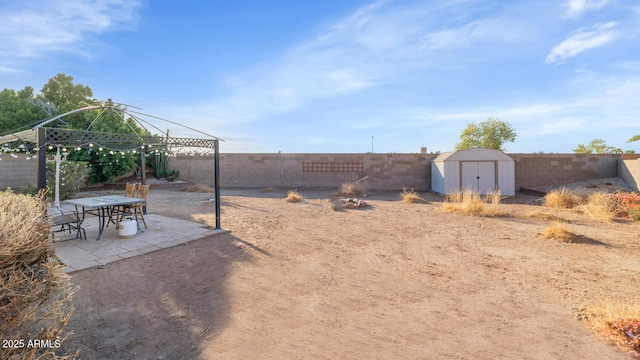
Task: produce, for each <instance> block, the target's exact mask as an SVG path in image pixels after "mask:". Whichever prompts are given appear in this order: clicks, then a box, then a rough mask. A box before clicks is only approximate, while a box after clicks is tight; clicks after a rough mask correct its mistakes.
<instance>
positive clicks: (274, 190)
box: [261, 186, 277, 193]
mask: <svg viewBox="0 0 640 360" xmlns="http://www.w3.org/2000/svg"><path fill="white" fill-rule="evenodd" d="M276 191H277V190H276V188H274V187H271V186H269V187H268V188H264V189H262V190H261V192H263V193H270V192H276Z"/></svg>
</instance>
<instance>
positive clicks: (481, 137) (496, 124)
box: [456, 118, 518, 151]
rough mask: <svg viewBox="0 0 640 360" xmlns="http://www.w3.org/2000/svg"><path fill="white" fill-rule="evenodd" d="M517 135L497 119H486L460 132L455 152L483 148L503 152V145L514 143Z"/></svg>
mask: <svg viewBox="0 0 640 360" xmlns="http://www.w3.org/2000/svg"><path fill="white" fill-rule="evenodd" d="M517 136H518V133H517V132H516V131H515V130H514V129H513V127H512V126H511V124H509V123H508V122H505V121H501V120H499V119H497V118H488V119H487V120H485V121H481V122H480V123H478V124H476V123H471V124H469V125H467V127H466V128H465V129H464V130H463V131H462V134H461V135H460V140H461V141H460V142H459V143H457V144H456V150H462V149H471V148H476V147H483V148H489V149H496V150H503V151H504V147H503V144H504V143H506V142H513V141H515V139H516V137H517Z"/></svg>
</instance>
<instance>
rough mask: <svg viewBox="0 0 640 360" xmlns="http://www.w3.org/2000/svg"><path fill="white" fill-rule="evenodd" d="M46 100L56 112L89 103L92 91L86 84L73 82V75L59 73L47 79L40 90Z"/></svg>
mask: <svg viewBox="0 0 640 360" xmlns="http://www.w3.org/2000/svg"><path fill="white" fill-rule="evenodd" d="M40 92H41V93H42V96H43V97H44V98H45V100H46V102H47V103H48V104H50V105H53V106H55V108H56V109H57V110H58V111H57V112H58V114H63V113H65V112H68V111H71V110H75V109H78V108H80V107H83V106H87V105H90V104H91V103H93V102H94V100H93V99H91V97H92V96H93V91H91V88H89V87H88V86H84V85H81V84H74V83H73V76H67V75H65V74H64V73H59V74H57V75H56V76H54V77H52V78H51V79H49V81H48V82H47V83H46V84H44V86H43V87H42V90H40Z"/></svg>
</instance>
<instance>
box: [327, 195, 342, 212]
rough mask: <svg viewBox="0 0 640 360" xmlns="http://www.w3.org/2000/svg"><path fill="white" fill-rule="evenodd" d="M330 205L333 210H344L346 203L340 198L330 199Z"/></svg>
mask: <svg viewBox="0 0 640 360" xmlns="http://www.w3.org/2000/svg"><path fill="white" fill-rule="evenodd" d="M329 205H330V206H331V210H333V211H342V210H344V203H343V202H342V200H341V199H339V198H332V199H329Z"/></svg>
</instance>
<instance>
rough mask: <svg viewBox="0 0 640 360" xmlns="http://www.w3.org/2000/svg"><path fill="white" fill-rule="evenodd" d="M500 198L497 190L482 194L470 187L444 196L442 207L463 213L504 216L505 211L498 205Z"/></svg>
mask: <svg viewBox="0 0 640 360" xmlns="http://www.w3.org/2000/svg"><path fill="white" fill-rule="evenodd" d="M501 198H502V195H501V193H500V191H499V190H496V191H493V192H491V193H489V194H487V195H484V196H483V195H480V194H479V193H477V192H475V191H473V190H471V189H467V190H465V191H456V192H455V193H452V194H448V195H446V196H445V201H444V203H443V204H442V209H443V210H444V211H448V212H457V213H461V214H464V215H476V216H504V215H505V213H504V212H503V211H502V210H501V209H500V207H499V204H500V200H501Z"/></svg>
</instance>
